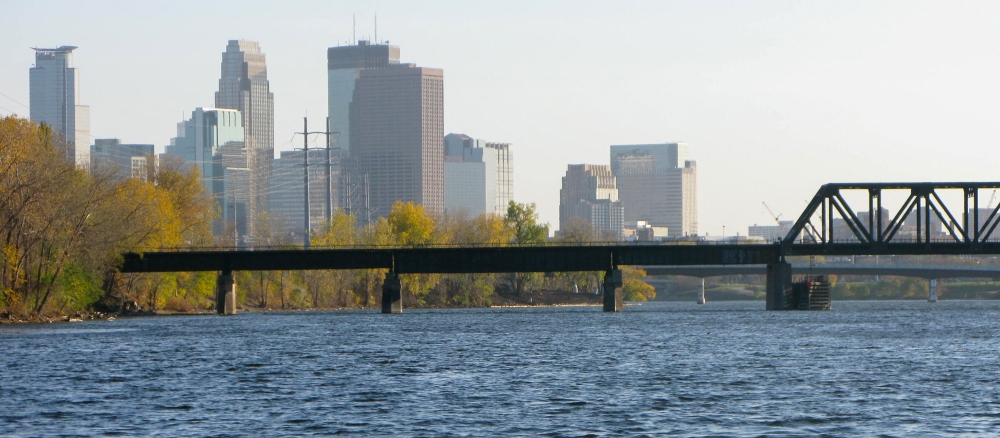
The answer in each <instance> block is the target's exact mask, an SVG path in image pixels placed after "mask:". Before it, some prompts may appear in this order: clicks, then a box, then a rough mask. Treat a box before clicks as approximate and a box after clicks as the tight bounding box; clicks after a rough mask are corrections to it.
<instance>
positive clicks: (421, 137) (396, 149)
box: [349, 64, 444, 218]
mask: <svg viewBox="0 0 1000 438" xmlns="http://www.w3.org/2000/svg"><path fill="white" fill-rule="evenodd" d="M350 109H351V110H350V132H351V135H350V149H351V154H350V160H349V166H350V170H349V171H350V172H351V173H352V177H354V178H357V179H359V180H360V179H364V178H365V177H367V181H368V187H367V188H368V190H367V193H368V203H369V208H370V215H371V217H373V218H374V217H379V216H385V215H387V214H388V213H389V211H390V210H391V209H392V204H393V203H395V201H403V202H414V203H417V204H422V205H423V206H424V209H426V210H427V211H428V212H429V213H432V214H441V213H443V212H444V142H443V141H442V137H444V72H443V71H442V70H441V69H436V68H426V67H417V66H415V65H413V64H398V65H390V66H388V67H386V68H382V69H375V70H361V72H360V75H359V77H358V80H357V82H356V84H355V88H354V94H353V99H352V102H351V104H350Z"/></svg>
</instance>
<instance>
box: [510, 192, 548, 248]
mask: <svg viewBox="0 0 1000 438" xmlns="http://www.w3.org/2000/svg"><path fill="white" fill-rule="evenodd" d="M504 223H506V224H507V227H508V228H510V230H511V232H512V233H513V236H512V238H511V243H513V244H515V245H541V244H544V243H545V239H547V238H548V237H549V227H548V225H541V224H539V223H538V213H537V212H535V203H534V202H532V203H530V204H519V203H517V202H514V201H510V203H509V204H507V216H505V217H504Z"/></svg>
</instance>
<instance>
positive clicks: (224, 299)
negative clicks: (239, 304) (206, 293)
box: [215, 271, 236, 315]
mask: <svg viewBox="0 0 1000 438" xmlns="http://www.w3.org/2000/svg"><path fill="white" fill-rule="evenodd" d="M215 311H216V312H217V313H218V314H219V315H235V314H236V280H235V279H234V278H233V272H232V271H222V272H221V273H219V278H218V279H217V280H216V281H215Z"/></svg>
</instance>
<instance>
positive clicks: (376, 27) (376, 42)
mask: <svg viewBox="0 0 1000 438" xmlns="http://www.w3.org/2000/svg"><path fill="white" fill-rule="evenodd" d="M375 44H378V12H376V13H375Z"/></svg>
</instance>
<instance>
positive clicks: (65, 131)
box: [28, 46, 90, 167]
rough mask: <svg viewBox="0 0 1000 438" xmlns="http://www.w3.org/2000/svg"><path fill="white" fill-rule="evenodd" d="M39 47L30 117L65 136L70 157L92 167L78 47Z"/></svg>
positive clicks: (32, 73) (31, 76) (31, 78)
mask: <svg viewBox="0 0 1000 438" xmlns="http://www.w3.org/2000/svg"><path fill="white" fill-rule="evenodd" d="M33 49H34V50H35V66H34V67H32V68H31V70H30V72H29V76H28V79H29V84H30V89H31V97H30V99H31V101H30V104H31V106H30V109H29V112H30V116H31V120H32V121H34V122H36V123H45V124H46V125H49V126H50V127H52V129H53V130H54V131H55V132H56V133H58V134H60V135H61V136H62V139H61V140H63V141H62V142H60V143H61V145H62V146H64V147H65V150H66V159H68V160H70V161H72V162H74V163H76V165H77V166H82V167H87V166H90V107H89V106H86V105H80V71H79V70H77V69H76V68H74V67H73V50H75V49H76V47H75V46H61V47H59V48H56V49H39V48H33Z"/></svg>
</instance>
